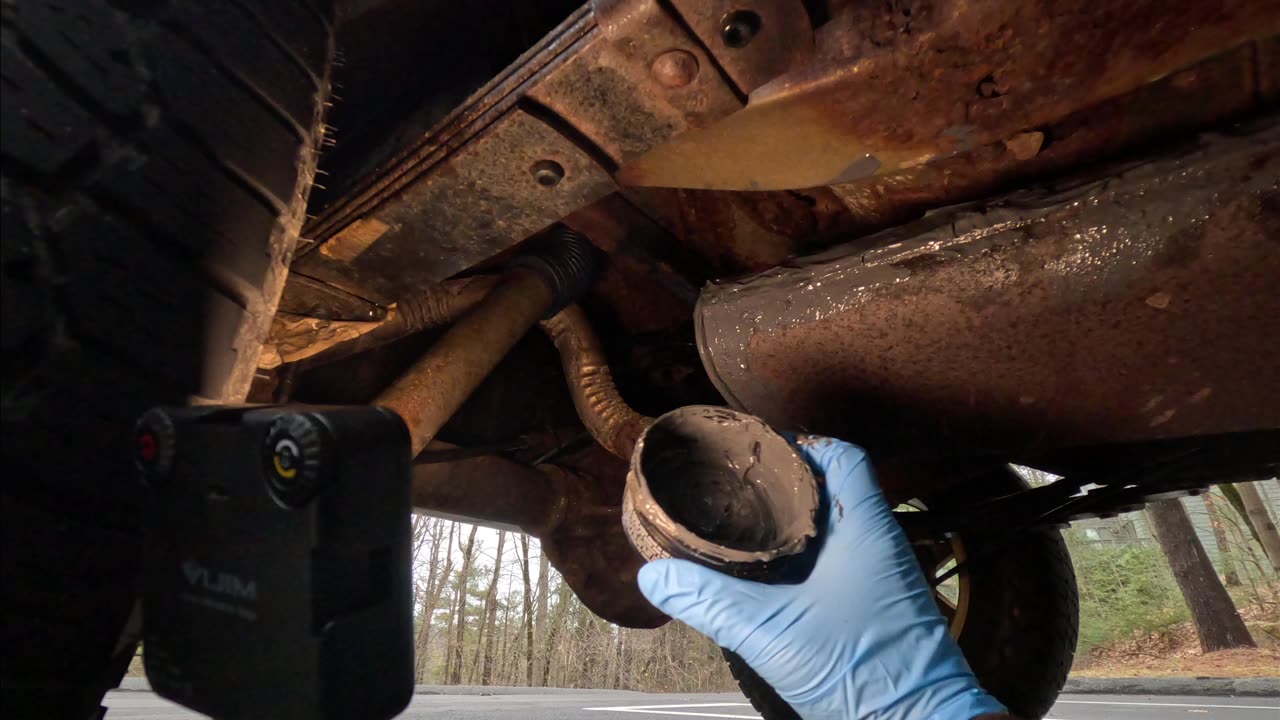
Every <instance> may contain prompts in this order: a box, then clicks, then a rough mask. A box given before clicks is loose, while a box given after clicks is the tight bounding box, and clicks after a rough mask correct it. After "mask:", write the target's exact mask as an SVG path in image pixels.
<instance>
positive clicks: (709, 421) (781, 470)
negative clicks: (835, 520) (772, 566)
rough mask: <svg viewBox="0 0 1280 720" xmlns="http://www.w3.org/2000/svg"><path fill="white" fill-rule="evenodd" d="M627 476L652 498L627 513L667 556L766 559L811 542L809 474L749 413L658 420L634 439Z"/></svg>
mask: <svg viewBox="0 0 1280 720" xmlns="http://www.w3.org/2000/svg"><path fill="white" fill-rule="evenodd" d="M633 469H634V470H635V472H634V475H635V476H636V480H638V481H639V483H640V484H641V485H642V488H641V489H642V491H647V494H648V495H649V496H650V497H651V498H652V502H643V501H642V502H638V503H635V508H636V512H637V513H639V514H640V515H641V516H642V517H643V518H644V520H645V521H646V522H645V525H646V526H648V527H649V528H650V530H651V534H654V535H665V536H666V537H663V538H661V540H660V544H661V545H664V546H666V547H664V549H666V550H667V551H668V552H671V553H672V554H673V555H677V556H685V555H686V554H687V551H685V548H687V549H689V550H692V551H694V554H696V555H699V556H705V557H708V558H709V559H711V560H713V561H715V560H719V561H724V562H729V561H735V562H737V561H744V560H745V561H756V560H770V559H773V558H776V557H779V556H781V555H786V554H791V553H796V552H799V551H801V550H802V549H803V548H804V546H805V542H806V539H807V538H808V537H810V536H812V535H813V534H814V514H815V512H816V510H817V505H818V496H817V489H816V484H815V480H814V477H813V473H812V471H810V469H809V467H808V465H807V464H806V463H805V462H804V460H803V459H801V458H800V456H799V454H798V453H797V452H796V451H795V449H794V448H792V447H791V444H790V443H788V442H787V441H786V439H784V438H783V437H782V436H781V435H778V434H777V433H775V432H774V431H773V430H771V429H770V428H769V426H767V425H765V424H764V423H763V422H762V421H760V420H759V419H758V418H755V417H752V416H750V415H746V414H743V413H738V412H734V411H732V410H728V409H725V408H718V407H707V406H694V407H686V408H681V409H679V410H676V411H673V412H670V413H667V414H666V415H663V416H662V417H661V418H659V419H658V420H657V421H656V422H655V423H654V424H653V426H652V427H650V428H649V429H648V430H647V431H646V432H645V434H644V435H643V437H642V439H641V441H640V444H639V445H638V446H637V450H636V455H635V458H634V459H633ZM664 526H665V529H664ZM654 530H657V532H653V531H654ZM672 546H675V547H672Z"/></svg>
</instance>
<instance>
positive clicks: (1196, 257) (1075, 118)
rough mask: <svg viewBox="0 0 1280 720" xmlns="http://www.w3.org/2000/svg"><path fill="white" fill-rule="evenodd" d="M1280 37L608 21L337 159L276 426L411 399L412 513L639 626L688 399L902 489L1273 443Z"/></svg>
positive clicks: (366, 49) (1092, 26)
mask: <svg viewBox="0 0 1280 720" xmlns="http://www.w3.org/2000/svg"><path fill="white" fill-rule="evenodd" d="M404 4H405V3H401V2H400V1H399V0H389V1H388V2H385V3H382V4H380V5H379V4H377V3H375V4H374V5H375V7H374V9H372V10H369V11H368V12H367V14H366V16H364V18H361V19H362V20H364V25H363V26H361V25H360V23H356V26H357V27H363V30H361V32H363V33H364V35H362V36H353V37H352V38H351V39H350V40H351V44H352V48H351V51H350V52H349V59H348V62H349V64H350V67H351V68H352V69H351V72H353V73H357V74H358V73H361V72H363V73H366V74H369V73H376V72H377V70H378V60H377V53H376V52H373V50H371V49H370V48H376V42H372V41H370V40H368V38H369V37H377V35H378V32H377V29H378V27H379V22H385V23H390V22H394V21H395V19H396V18H403V12H402V11H403V10H404V8H402V7H400V6H401V5H404ZM530 12H534V11H532V10H531V11H530ZM744 13H745V14H744ZM744 18H745V20H744ZM730 20H733V22H730ZM423 31H424V32H426V29H425V28H424V30H423ZM1278 35H1280V10H1277V9H1276V8H1275V7H1274V6H1271V5H1269V4H1268V3H1261V2H1245V1H1243V0H1234V1H1231V0H1229V1H1227V2H1223V3H1217V4H1206V3H1145V2H1136V3H1128V4H1121V5H1103V6H1099V5H1097V4H1096V3H1084V2H1076V1H1074V0H1069V1H1068V2H1065V3H1063V2H1058V3H1030V4H1028V3H978V4H975V3H967V2H963V1H962V0H952V1H946V0H939V1H935V2H914V3H913V2H892V3H878V4H868V3H845V2H838V1H833V2H828V3H822V2H809V3H803V4H802V3H799V2H796V3H784V2H762V1H749V2H736V3H718V2H709V3H695V2H685V1H684V0H677V1H673V2H670V3H657V2H651V1H650V2H645V1H643V0H598V1H596V2H593V3H591V4H590V5H588V6H586V7H583V8H580V9H579V10H577V11H576V12H573V13H571V14H570V15H569V16H568V17H567V19H565V20H564V21H563V22H561V23H560V24H559V25H558V26H556V27H555V28H554V29H553V30H551V32H550V33H549V34H548V35H547V36H546V37H544V38H543V39H542V40H540V41H538V42H536V43H534V44H532V46H531V47H529V49H528V50H527V51H526V52H524V53H523V54H522V55H520V57H519V58H517V59H516V60H515V61H514V62H513V63H512V64H510V65H509V66H508V67H507V68H506V69H505V70H503V71H502V72H500V73H498V74H496V75H495V76H493V77H492V79H491V80H489V81H488V82H486V83H484V84H483V85H480V86H478V87H477V88H476V89H475V92H474V93H472V94H471V95H470V97H468V98H467V99H466V100H465V101H464V102H462V103H461V104H460V105H459V106H457V107H456V108H454V109H452V110H449V111H448V112H445V113H437V117H436V118H435V120H434V121H433V122H429V123H428V122H424V121H423V117H424V115H423V113H417V114H414V115H412V116H406V117H405V118H404V119H403V122H401V123H400V126H399V127H398V129H397V130H396V132H394V133H388V134H387V135H388V137H393V138H395V139H396V141H395V142H388V143H384V146H383V147H381V148H380V149H377V150H370V151H369V152H365V153H363V154H362V155H361V157H359V159H358V161H352V160H350V155H351V153H348V154H347V155H345V156H344V155H343V154H342V153H335V155H334V157H335V158H336V160H334V161H333V162H334V164H330V165H329V166H328V171H329V173H330V177H329V179H328V180H327V181H326V182H327V183H328V184H329V185H330V190H329V191H328V192H327V193H320V196H319V197H320V200H319V202H318V203H317V205H316V206H315V207H313V208H312V210H311V212H312V214H313V215H314V218H313V219H312V220H311V221H310V222H309V223H308V225H307V227H306V229H305V231H304V235H305V240H306V242H305V243H304V245H303V246H302V247H300V249H299V257H298V258H297V259H296V261H295V263H294V265H293V274H292V276H291V278H290V282H289V285H288V287H287V289H286V295H285V298H284V300H283V301H282V305H281V308H282V310H283V311H284V312H282V313H281V314H280V315H279V316H278V317H277V319H276V323H275V326H274V328H273V333H272V337H271V339H270V341H269V343H268V347H267V350H266V352H264V355H263V361H262V363H261V366H262V367H261V371H260V380H261V382H260V384H259V386H258V388H257V396H256V397H257V399H269V398H271V397H274V398H276V399H283V398H291V399H296V400H302V401H313V402H370V401H378V402H380V403H382V404H387V405H389V406H392V407H395V408H396V409H397V410H398V411H401V414H402V415H404V416H405V417H406V418H407V419H409V420H410V425H411V427H414V428H415V432H416V433H417V435H416V439H417V440H418V444H417V446H424V447H425V448H426V451H425V452H424V453H423V455H422V456H421V457H422V460H423V462H428V461H429V464H424V465H422V466H421V467H420V472H419V481H418V490H417V495H416V499H417V502H418V504H419V506H420V507H423V508H431V509H434V510H435V511H437V512H445V513H448V514H450V515H451V516H457V517H467V518H471V519H475V520H482V521H487V522H497V523H501V524H504V525H505V526H509V527H518V528H521V529H523V530H526V531H528V532H531V533H533V534H536V535H538V536H539V537H541V538H542V540H543V543H544V547H546V548H547V551H548V553H549V554H550V555H551V557H552V559H553V560H554V561H555V562H556V564H557V567H559V568H560V569H561V571H562V572H563V573H564V575H565V577H566V579H567V580H568V581H569V582H570V584H571V585H572V586H573V587H574V589H575V590H576V591H577V592H578V593H579V595H580V596H581V597H582V598H583V600H584V602H586V603H587V604H588V606H589V607H591V608H592V609H593V610H595V611H596V612H597V613H599V614H601V615H602V616H604V617H606V618H609V619H611V620H614V621H616V622H622V623H624V624H629V625H637V626H650V625H653V624H655V623H657V622H661V620H662V618H661V617H660V616H655V615H654V614H653V613H652V611H651V608H648V606H647V605H646V604H644V603H643V601H642V600H640V599H639V596H638V595H637V593H636V591H635V587H634V572H635V569H636V568H638V567H639V560H638V556H636V555H635V553H634V552H633V551H632V550H631V549H630V547H629V546H628V545H627V543H626V541H625V538H623V537H622V534H621V528H620V523H619V522H618V512H619V504H620V502H621V488H622V484H621V481H622V477H623V474H624V473H625V463H624V462H623V460H622V459H621V458H625V457H626V456H627V454H628V453H629V449H630V443H633V442H634V438H635V436H636V434H637V433H638V432H639V430H640V429H642V428H643V427H644V424H645V422H646V416H654V415H658V414H661V413H662V412H665V411H666V410H669V409H671V408H674V407H677V406H680V405H685V404H693V403H711V404H732V405H736V406H738V407H741V408H744V409H746V410H748V411H750V412H754V413H758V414H762V415H763V416H765V417H766V419H768V420H770V421H771V422H773V423H775V424H776V425H778V426H779V427H780V428H789V429H798V428H804V429H809V430H814V431H820V432H828V433H832V434H839V435H843V436H846V437H849V438H850V439H854V440H856V441H859V442H862V443H864V444H866V445H868V446H869V447H870V448H871V449H872V450H873V451H875V452H876V454H877V455H878V456H880V457H881V458H883V460H884V465H883V468H884V474H885V478H884V482H885V485H886V489H887V490H888V491H889V492H890V493H891V494H898V495H901V496H903V497H910V496H911V494H912V492H915V491H918V490H920V489H921V488H922V487H924V486H925V485H931V486H934V487H937V486H944V485H950V484H957V483H962V482H963V480H964V478H965V477H966V468H971V467H974V466H983V465H984V464H989V463H991V462H1005V461H1009V460H1019V461H1021V462H1024V463H1027V464H1036V463H1037V461H1039V460H1043V462H1044V464H1046V465H1049V464H1052V466H1053V467H1055V468H1059V469H1061V468H1076V469H1079V468H1083V469H1084V470H1088V469H1089V467H1088V465H1087V463H1083V461H1081V462H1080V463H1077V464H1076V465H1073V464H1072V462H1071V457H1072V456H1074V457H1077V458H1085V457H1093V455H1091V454H1090V453H1094V452H1095V451H1094V450H1093V449H1090V450H1089V451H1087V452H1086V451H1085V450H1083V449H1081V448H1086V447H1088V448H1094V447H1096V446H1101V445H1107V444H1111V443H1117V442H1125V443H1129V442H1138V441H1150V440H1170V439H1174V440H1176V439H1179V438H1188V437H1195V436H1200V435H1207V434H1219V433H1227V432H1234V431H1241V430H1258V429H1273V428H1277V427H1280V416H1278V415H1277V413H1278V412H1280V411H1278V410H1277V408H1280V397H1277V395H1276V392H1277V390H1278V389H1280V377H1278V376H1277V375H1276V369H1275V367H1273V366H1274V363H1270V364H1268V363H1267V361H1266V358H1267V356H1268V354H1267V353H1266V351H1265V349H1264V348H1266V347H1267V343H1268V342H1272V341H1271V340H1269V338H1274V337H1276V336H1277V334H1280V300H1277V298H1276V297H1275V294H1274V290H1273V289H1272V287H1273V286H1274V285H1275V284H1276V282H1277V280H1278V279H1280V266H1278V265H1277V262H1278V259H1280V245H1277V242H1278V238H1277V234H1276V230H1275V228H1276V227H1280V210H1278V208H1280V187H1278V184H1280V138H1278V137H1277V131H1276V128H1275V119H1274V117H1272V118H1268V116H1267V115H1268V112H1269V111H1270V108H1271V107H1272V106H1273V105H1274V104H1275V103H1276V100H1277V98H1278V97H1280V38H1278V37H1277V36H1278ZM362 49H363V50H362ZM454 94H455V95H456V94H457V93H456V92H455V93H454ZM1241 121H1243V122H1244V125H1239V124H1238V123H1240V122H1241ZM1233 128H1234V129H1233ZM347 130H348V131H350V132H353V133H354V134H356V135H359V134H360V132H361V128H360V127H354V128H348V129H347ZM1207 130H1218V131H1219V133H1218V134H1217V135H1213V136H1206V137H1205V138H1204V139H1202V140H1200V141H1194V140H1193V139H1194V138H1195V137H1196V136H1197V133H1199V132H1202V131H1207ZM338 132H339V134H338V136H337V142H338V143H339V148H341V147H342V142H343V135H342V133H343V132H344V128H343V127H342V126H341V125H340V126H339V129H338ZM366 134H367V132H366ZM1188 141H1192V144H1191V145H1188V144H1187V143H1188ZM339 161H341V162H339ZM344 163H345V164H344ZM1098 163H1103V164H1109V165H1107V166H1104V167H1100V168H1094V169H1092V170H1090V169H1087V168H1086V166H1089V165H1092V164H1098ZM1064 176H1065V177H1069V178H1072V179H1071V180H1062V179H1061V178H1062V177H1064ZM1026 185H1030V186H1031V187H1032V188H1033V189H1032V190H1027V191H1023V192H1018V193H1014V194H1013V195H1009V196H1007V197H1005V198H1003V199H1000V200H989V199H987V198H990V197H992V196H995V195H998V194H999V193H1001V192H1004V191H1007V190H1010V189H1014V188H1018V187H1020V186H1026ZM983 199H985V200H983ZM975 200H983V201H982V202H980V203H978V204H976V205H971V206H962V207H959V208H953V209H946V210H938V209H939V208H943V207H945V206H949V205H954V204H956V203H962V202H970V201H975ZM926 213H928V214H927V215H926ZM922 216H923V217H922ZM1166 218H1167V219H1166ZM557 223H562V224H563V225H562V226H560V225H557ZM564 226H567V227H569V228H573V229H574V230H576V231H579V232H580V233H582V234H583V235H585V236H586V237H587V238H589V239H590V241H591V242H592V244H593V245H594V246H595V247H596V248H597V249H598V251H599V252H600V254H601V255H602V257H603V263H602V264H601V266H600V268H599V271H598V273H596V274H595V276H594V281H593V282H592V283H591V285H590V288H589V290H588V291H587V292H586V293H585V294H584V295H581V296H580V297H579V302H578V304H577V305H570V306H568V307H567V308H565V309H563V310H561V311H560V312H559V313H558V314H555V315H554V316H552V317H545V313H546V312H547V309H548V308H549V307H552V306H553V305H557V306H558V304H559V303H558V302H557V301H554V300H553V299H552V296H554V295H555V294H556V293H555V291H554V288H552V289H548V288H547V287H544V286H542V285H540V284H539V283H538V282H537V281H536V279H534V278H532V277H531V276H530V275H529V274H528V273H522V272H521V271H520V269H519V266H520V262H521V261H520V260H518V258H523V257H526V256H528V255H529V252H530V246H529V245H528V244H526V241H529V240H530V239H533V241H534V242H543V243H545V242H546V241H547V240H548V238H551V239H554V237H556V236H557V233H562V232H563V230H562V229H559V228H562V227H564ZM797 258H800V259H797ZM513 260H514V262H513ZM780 266H781V268H782V269H779V268H780ZM762 271H763V272H764V273H765V275H762V276H760V277H757V278H754V279H750V280H746V281H741V280H739V278H741V277H742V276H743V275H744V274H747V273H758V272H762ZM708 282H713V283H716V284H715V285H712V286H710V287H709V288H708V289H706V290H703V291H702V292H701V293H699V291H698V289H697V288H698V287H699V286H702V285H704V284H706V283H708ZM552 284H553V285H554V283H552ZM486 318H487V319H486ZM695 319H696V328H695ZM539 323H540V324H541V326H542V329H543V330H544V331H545V334H546V337H547V338H548V339H549V340H550V341H551V342H547V340H545V339H543V338H541V337H537V334H534V335H531V336H529V337H524V336H525V333H526V331H527V330H529V329H530V328H531V327H532V326H533V325H534V324H539ZM446 327H448V329H447V330H443V329H442V328H446ZM522 338H523V339H522ZM508 350H510V352H508ZM699 353H701V357H700V358H699ZM495 367H496V369H495ZM491 370H492V371H493V373H492V375H490V371H491ZM486 377H487V378H488V379H486ZM615 380H616V385H615ZM468 398H469V399H468ZM435 438H441V439H443V440H445V441H448V442H449V443H451V444H452V445H453V446H456V447H449V446H445V445H441V444H440V442H439V441H438V440H434V439H435ZM1064 453H1066V455H1065V457H1066V458H1067V459H1066V460H1064V459H1063V458H1064ZM1073 454H1074V455H1073ZM1108 457H1110V458H1111V459H1110V460H1108V462H1111V463H1114V456H1108ZM904 459H905V460H904ZM944 467H945V468H947V470H946V471H945V472H944V471H943V470H941V469H940V468H944ZM1223 479H1226V478H1223ZM460 487H463V488H471V489H470V490H467V491H466V492H461V493H460V492H459V488H460Z"/></svg>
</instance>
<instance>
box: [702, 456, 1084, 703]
mask: <svg viewBox="0 0 1280 720" xmlns="http://www.w3.org/2000/svg"><path fill="white" fill-rule="evenodd" d="M1025 487H1026V483H1025V481H1024V480H1023V479H1022V478H1021V477H1019V476H1018V475H1017V474H1016V473H1015V472H1014V471H1013V470H1012V469H1011V468H1009V467H1007V466H1001V467H999V468H997V469H993V470H992V472H991V473H990V474H989V475H988V476H987V477H984V478H977V479H974V480H972V481H970V482H969V483H968V484H967V485H966V487H965V492H966V493H967V495H966V496H964V497H965V499H966V500H968V501H969V502H972V501H973V500H975V499H977V498H978V493H979V492H980V493H981V496H985V497H992V496H995V495H1003V494H1006V493H1008V492H1012V491H1015V490H1019V489H1024V488H1025ZM943 502H946V501H945V500H944V499H937V498H935V499H933V500H927V501H926V505H928V506H930V507H938V506H940V505H941V504H942V503H943ZM965 541H966V552H967V553H968V554H969V557H970V558H971V560H970V562H969V563H968V566H969V578H970V585H969V588H970V589H969V615H968V617H967V619H966V620H965V624H964V628H963V630H962V632H961V634H960V640H959V642H960V649H961V650H962V651H963V652H964V656H965V659H966V660H968V661H969V666H970V667H971V668H972V669H973V672H974V675H976V676H977V678H978V682H979V684H981V685H982V687H983V688H985V689H986V690H987V692H990V693H991V694H992V695H994V696H996V697H997V698H998V699H999V700H1000V701H1001V702H1003V703H1004V704H1005V705H1006V706H1007V707H1008V708H1009V709H1010V710H1011V711H1012V712H1013V714H1014V715H1016V716H1017V717H1020V718H1023V719H1024V720H1036V719H1037V718H1041V717H1043V716H1044V714H1045V713H1047V712H1048V711H1049V709H1050V708H1051V707H1053V703H1054V700H1056V699H1057V697H1058V693H1059V692H1061V691H1062V686H1063V683H1065V682H1066V681H1067V673H1068V672H1070V671H1071V662H1072V660H1073V659H1074V657H1075V652H1076V639H1077V637H1076V636H1077V632H1078V630H1079V622H1080V603H1079V597H1078V595H1077V592H1076V577H1075V570H1074V569H1073V568H1072V566H1071V557H1070V555H1068V553H1067V545H1066V542H1064V541H1063V539H1062V534H1061V533H1060V532H1058V531H1057V530H1052V529H1037V530H1031V531H1028V532H1026V533H1022V534H1021V535H1019V536H1018V538H1017V540H1016V542H1013V543H1002V544H1001V545H1000V546H999V547H998V549H995V550H993V551H991V552H986V551H984V550H983V541H982V540H981V539H977V538H974V539H969V538H966V539H965ZM722 652H723V653H724V657H725V660H726V661H728V663H729V670H730V672H732V673H733V677H734V679H735V680H737V681H738V687H740V688H741V689H742V693H743V694H744V695H746V696H747V699H748V700H750V701H751V704H752V705H753V706H755V708H756V710H758V711H759V712H760V714H761V715H762V716H763V717H764V719H765V720H795V719H797V718H798V717H799V716H798V715H797V714H796V712H795V710H793V709H792V708H791V706H790V705H787V703H786V702H785V701H784V700H783V699H782V698H781V697H779V696H778V694H777V693H776V692H774V690H773V688H772V687H771V686H770V685H769V684H768V683H767V682H765V681H764V679H762V678H761V677H760V676H759V675H757V674H756V673H755V671H754V670H752V669H751V667H750V666H749V665H747V664H746V662H745V661H743V660H742V658H740V657H738V656H737V655H735V654H733V653H731V652H728V651H727V650H725V651H722Z"/></svg>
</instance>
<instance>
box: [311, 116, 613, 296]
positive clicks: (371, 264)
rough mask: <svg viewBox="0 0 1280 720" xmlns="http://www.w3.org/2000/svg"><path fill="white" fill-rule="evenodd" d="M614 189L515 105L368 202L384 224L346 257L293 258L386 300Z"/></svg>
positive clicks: (317, 273) (314, 272) (316, 273)
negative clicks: (390, 195) (388, 199)
mask: <svg viewBox="0 0 1280 720" xmlns="http://www.w3.org/2000/svg"><path fill="white" fill-rule="evenodd" d="M613 189H614V185H613V181H612V180H611V179H610V178H609V174H608V172H606V171H605V170H604V168H602V167H600V165H599V164H598V163H597V162H596V161H595V159H594V158H592V157H591V156H590V155H588V154H587V153H586V152H584V151H583V150H582V149H581V148H579V147H578V146H577V145H576V144H575V143H574V142H572V141H571V140H569V139H568V138H566V137H565V136H564V135H562V134H561V133H560V132H558V131H557V130H556V129H554V128H552V127H551V126H550V125H548V124H547V123H546V122H544V121H542V120H541V119H539V118H537V117H534V116H533V115H531V114H530V113H528V112H525V111H524V110H522V109H520V108H515V109H513V110H511V111H510V112H508V113H507V114H506V115H504V116H503V117H501V118H500V119H498V120H497V122H495V123H494V124H493V125H492V126H491V127H489V128H488V129H487V130H486V131H485V132H484V133H482V134H481V135H480V136H478V137H476V138H475V139H473V140H472V141H471V142H470V143H468V144H467V145H466V146H464V147H463V148H461V149H460V150H458V151H457V152H456V153H454V154H453V155H452V156H450V157H449V158H447V159H445V160H444V161H443V162H441V163H439V164H438V165H437V166H435V167H433V168H432V171H431V172H430V173H427V174H425V175H423V176H422V177H420V178H419V179H418V180H417V181H416V182H415V183H414V184H412V185H410V186H408V187H407V188H405V189H404V190H403V191H402V192H401V193H400V195H399V196H398V197H397V198H396V201H395V202H392V203H387V204H385V205H383V206H381V207H379V208H378V209H377V210H376V211H374V212H373V213H372V214H371V216H370V218H372V219H374V220H377V221H378V222H379V223H381V224H383V225H385V226H387V229H385V230H383V231H382V232H381V234H379V235H378V236H377V237H376V239H374V240H373V241H372V243H371V244H369V245H368V246H367V247H365V248H363V249H362V250H361V251H360V253H359V254H358V255H357V256H355V257H354V258H353V259H352V260H350V261H349V262H346V261H342V260H340V259H338V258H337V257H335V256H334V255H333V254H329V253H324V252H314V253H311V254H309V255H307V256H306V257H303V258H302V259H301V260H299V261H298V262H297V264H296V267H297V268H298V269H299V270H300V271H301V272H303V273H305V274H306V275H308V276H311V277H313V278H317V279H319V280H323V281H325V282H329V283H332V284H334V285H336V286H337V287H339V288H343V289H346V290H348V291H349V292H353V293H358V294H360V295H361V296H363V297H367V298H370V299H372V300H375V301H378V302H382V303H389V302H393V301H395V300H396V299H397V298H399V297H400V296H401V295H402V294H404V293H405V292H407V291H409V290H412V289H414V288H418V287H422V286H423V285H427V284H431V283H434V282H439V281H440V280H443V279H445V278H447V277H449V276H450V275H453V274H454V273H457V272H459V271H461V270H465V269H466V268H468V267H471V266H472V265H474V264H475V263H478V262H480V261H481V260H484V259H486V258H489V257H492V256H493V255H497V254H498V253H501V252H502V251H504V250H506V249H508V248H509V247H511V246H512V245H514V244H516V243H517V242H519V241H521V240H523V239H525V238H527V237H529V236H531V235H533V234H534V233H536V232H538V231H539V230H542V229H543V228H545V227H546V226H548V225H550V224H551V223H553V222H555V221H556V220H558V219H560V218H561V217H564V216H565V215H568V214H569V213H571V212H573V211H574V210H577V209H578V208H580V207H582V206H584V205H587V204H589V203H591V202H594V201H596V200H598V199H600V198H601V197H604V196H605V195H607V194H608V193H610V192H612V191H613ZM370 218H362V219H360V220H357V221H356V222H361V223H365V224H368V222H369V219H370ZM322 248H323V246H322Z"/></svg>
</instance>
